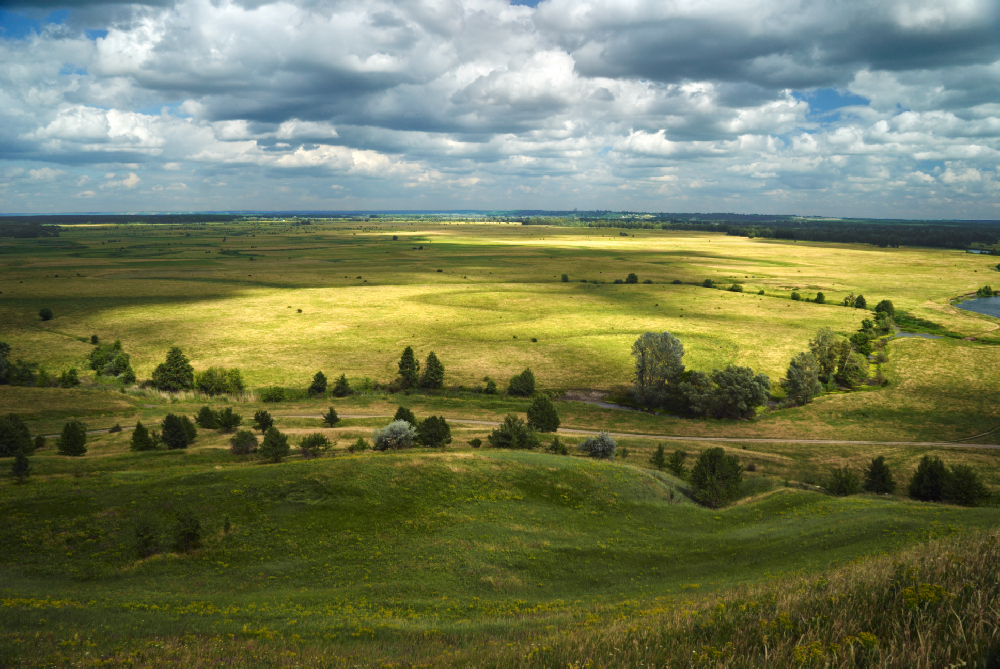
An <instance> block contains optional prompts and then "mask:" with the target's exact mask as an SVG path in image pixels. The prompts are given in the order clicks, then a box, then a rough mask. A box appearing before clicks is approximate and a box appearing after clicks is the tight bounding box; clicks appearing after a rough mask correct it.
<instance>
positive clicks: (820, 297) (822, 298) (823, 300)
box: [813, 293, 826, 304]
mask: <svg viewBox="0 0 1000 669" xmlns="http://www.w3.org/2000/svg"><path fill="white" fill-rule="evenodd" d="M813 302H815V303H816V304H826V295H824V294H823V293H816V299H815V300H813Z"/></svg>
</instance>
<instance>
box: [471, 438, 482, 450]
mask: <svg viewBox="0 0 1000 669" xmlns="http://www.w3.org/2000/svg"><path fill="white" fill-rule="evenodd" d="M482 445H483V440H482V439H480V438H479V437H473V438H472V439H469V446H472V447H473V448H479V447H480V446H482Z"/></svg>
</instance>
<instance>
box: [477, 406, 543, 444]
mask: <svg viewBox="0 0 1000 669" xmlns="http://www.w3.org/2000/svg"><path fill="white" fill-rule="evenodd" d="M486 440H487V441H489V442H490V446H492V447H493V448H509V449H513V450H524V449H532V448H538V447H539V446H540V445H541V442H539V440H538V435H537V434H536V433H535V431H534V430H532V429H531V428H530V427H528V426H527V425H526V424H525V422H524V421H523V420H521V419H520V418H518V417H517V416H515V415H514V414H512V413H509V414H507V415H506V416H504V419H503V422H502V423H500V425H499V426H498V427H496V428H494V430H493V431H492V432H491V433H490V434H489V436H488V437H486Z"/></svg>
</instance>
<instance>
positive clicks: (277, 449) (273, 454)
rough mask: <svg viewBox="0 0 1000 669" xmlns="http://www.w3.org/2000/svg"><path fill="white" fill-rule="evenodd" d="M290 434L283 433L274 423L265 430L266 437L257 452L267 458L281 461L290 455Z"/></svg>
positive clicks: (272, 460)
mask: <svg viewBox="0 0 1000 669" xmlns="http://www.w3.org/2000/svg"><path fill="white" fill-rule="evenodd" d="M288 451H289V448H288V435H286V434H282V433H281V432H279V431H278V428H276V427H274V426H273V425H272V426H271V427H269V428H267V431H266V432H264V439H263V441H261V443H260V448H259V449H257V452H258V453H259V454H260V456H261V457H262V458H264V459H265V460H270V461H271V462H281V460H282V459H283V458H285V457H286V456H287V455H288Z"/></svg>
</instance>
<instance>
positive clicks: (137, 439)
mask: <svg viewBox="0 0 1000 669" xmlns="http://www.w3.org/2000/svg"><path fill="white" fill-rule="evenodd" d="M155 448H156V443H155V442H153V438H152V437H151V436H149V430H147V429H146V426H145V425H143V424H142V421H141V420H140V421H136V424H135V429H134V430H132V445H131V449H132V450H133V451H152V450H153V449H155Z"/></svg>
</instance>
